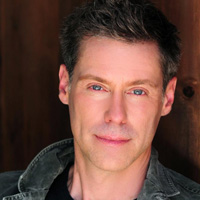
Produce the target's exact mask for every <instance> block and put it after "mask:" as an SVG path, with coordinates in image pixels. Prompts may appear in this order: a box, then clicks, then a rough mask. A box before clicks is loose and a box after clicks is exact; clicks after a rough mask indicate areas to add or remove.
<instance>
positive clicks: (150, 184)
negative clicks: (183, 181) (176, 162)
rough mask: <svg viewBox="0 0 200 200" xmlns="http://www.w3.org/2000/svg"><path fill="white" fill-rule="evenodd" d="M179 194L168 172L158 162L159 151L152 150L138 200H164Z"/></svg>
mask: <svg viewBox="0 0 200 200" xmlns="http://www.w3.org/2000/svg"><path fill="white" fill-rule="evenodd" d="M179 194H180V191H179V190H178V189H177V188H176V187H175V185H174V182H173V180H172V178H171V176H170V175H169V173H168V170H167V169H166V168H165V167H164V166H163V165H162V164H161V163H160V162H159V161H158V153H157V151H156V150H155V149H154V148H152V151H151V158H150V162H149V168H148V171H147V176H146V179H145V181H144V185H143V188H142V190H141V192H140V195H139V197H138V200H143V199H149V200H153V199H160V200H162V199H168V198H169V197H173V196H176V195H179Z"/></svg>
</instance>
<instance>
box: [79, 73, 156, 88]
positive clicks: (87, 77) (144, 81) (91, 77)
mask: <svg viewBox="0 0 200 200" xmlns="http://www.w3.org/2000/svg"><path fill="white" fill-rule="evenodd" d="M83 80H95V81H98V82H101V83H105V84H108V85H109V84H111V82H110V81H108V80H106V79H104V78H101V77H99V76H94V75H92V74H86V75H83V76H80V77H79V78H78V81H83ZM127 85H128V86H132V85H149V86H151V87H153V88H157V87H158V84H156V83H154V82H153V81H150V80H149V79H138V80H135V81H130V82H128V83H127Z"/></svg>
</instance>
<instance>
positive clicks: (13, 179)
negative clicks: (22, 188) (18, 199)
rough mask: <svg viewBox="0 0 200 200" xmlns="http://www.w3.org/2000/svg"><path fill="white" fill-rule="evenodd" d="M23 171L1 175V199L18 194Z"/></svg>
mask: <svg viewBox="0 0 200 200" xmlns="http://www.w3.org/2000/svg"><path fill="white" fill-rule="evenodd" d="M22 173H23V171H12V172H4V173H0V199H2V198H3V197H4V196H8V195H13V194H15V193H17V192H18V188H17V185H18V179H19V177H20V175H21V174H22Z"/></svg>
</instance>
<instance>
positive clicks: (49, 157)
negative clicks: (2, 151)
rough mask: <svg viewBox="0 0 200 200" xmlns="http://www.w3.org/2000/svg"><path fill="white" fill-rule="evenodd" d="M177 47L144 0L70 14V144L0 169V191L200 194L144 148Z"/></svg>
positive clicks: (65, 86)
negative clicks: (14, 168) (18, 167)
mask: <svg viewBox="0 0 200 200" xmlns="http://www.w3.org/2000/svg"><path fill="white" fill-rule="evenodd" d="M179 45H180V40H179V38H178V36H177V30H176V28H175V26H174V25H172V24H171V23H169V22H168V21H167V19H166V18H165V17H164V16H163V14H162V13H161V12H160V11H158V10H157V9H156V8H155V7H154V6H153V5H152V4H151V3H150V2H149V1H146V0H94V1H92V2H90V3H87V4H85V5H84V6H82V7H81V8H79V9H77V10H76V11H75V12H74V13H73V14H71V15H70V16H69V17H68V18H67V19H66V20H65V22H64V26H63V30H62V33H61V46H62V51H63V58H64V62H65V65H61V66H60V71H59V78H60V84H59V91H60V93H59V98H60V100H61V101H62V102H63V103H64V104H67V105H69V111H70V119H71V128H72V132H73V135H74V141H72V140H71V139H70V140H64V141H61V142H58V143H55V144H53V145H51V146H49V147H47V148H46V149H44V150H43V151H42V152H40V153H39V154H38V156H36V158H35V159H34V160H33V161H32V162H31V164H30V165H29V167H28V168H27V169H26V170H25V171H24V172H23V173H22V172H14V173H10V172H9V173H4V174H2V175H1V180H2V181H1V186H0V187H1V190H0V191H1V198H3V199H4V200H8V199H9V200H11V199H13V200H14V199H33V200H36V199H40V200H43V199H47V200H49V199H59V200H60V199H76V200H80V199H84V200H104V199H108V200H118V199H119V200H122V199H123V200H130V199H131V200H132V199H138V200H152V199H160V200H161V199H163V200H164V199H165V200H166V199H172V200H184V199H187V200H188V199H190V200H191V199H200V186H199V185H198V184H197V183H195V182H193V181H191V180H189V179H187V178H185V177H183V176H182V175H180V174H178V173H176V172H174V171H172V170H169V169H166V168H165V167H164V166H162V165H161V164H160V163H159V161H158V156H157V153H156V150H155V149H153V148H152V140H153V138H154V135H155V132H156V128H157V126H158V123H159V120H160V117H161V116H165V115H167V114H168V113H169V112H170V110H171V108H172V104H173V101H174V92H175V87H176V81H177V78H176V73H177V66H178V63H179V59H180V48H179ZM18 179H19V180H18Z"/></svg>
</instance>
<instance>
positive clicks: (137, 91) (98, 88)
mask: <svg viewBox="0 0 200 200" xmlns="http://www.w3.org/2000/svg"><path fill="white" fill-rule="evenodd" d="M95 87H96V89H95ZM88 88H89V89H90V90H92V91H107V90H105V89H104V88H103V87H102V86H101V85H98V84H94V85H91V86H89V87H88ZM127 94H133V95H136V96H144V95H146V94H147V93H146V92H145V91H144V90H142V89H133V90H130V92H127Z"/></svg>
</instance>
